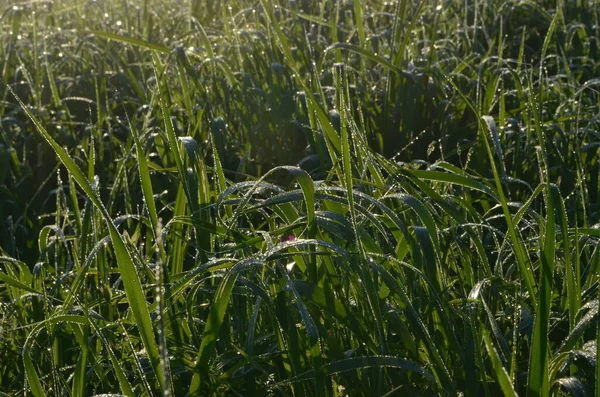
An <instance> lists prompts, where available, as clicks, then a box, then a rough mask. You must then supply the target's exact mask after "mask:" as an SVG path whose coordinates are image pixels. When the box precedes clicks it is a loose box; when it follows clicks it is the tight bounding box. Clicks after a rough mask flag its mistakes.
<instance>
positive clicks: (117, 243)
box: [9, 87, 163, 388]
mask: <svg viewBox="0 0 600 397" xmlns="http://www.w3.org/2000/svg"><path fill="white" fill-rule="evenodd" d="M9 89H10V87H9ZM13 95H15V98H17V101H19V104H20V105H21V107H22V108H23V110H24V111H25V112H26V113H27V116H28V117H29V118H30V119H31V121H32V122H33V123H34V124H35V126H36V128H37V130H38V131H39V132H40V134H41V135H42V136H43V137H44V139H46V141H47V142H48V144H49V145H50V146H51V147H52V149H54V151H55V152H56V154H57V156H58V158H59V159H60V161H61V162H62V163H63V165H64V166H65V167H66V168H67V170H68V171H69V172H70V173H71V175H73V178H74V179H75V181H76V182H77V184H78V185H79V186H80V187H81V188H82V189H83V191H84V192H85V194H86V195H87V197H88V198H89V199H90V200H91V201H92V203H93V204H94V205H95V206H96V208H97V209H98V210H99V211H100V213H101V214H102V217H103V218H104V220H105V222H106V225H107V226H108V229H109V232H110V236H111V240H112V243H113V248H114V250H115V256H116V258H117V266H118V268H119V271H120V273H121V276H122V278H123V286H124V287H125V293H126V295H127V299H128V301H129V306H130V308H131V311H132V313H133V316H134V318H135V322H136V325H137V326H138V328H139V331H140V336H141V338H142V342H143V344H144V347H145V348H146V351H147V352H148V356H149V357H150V361H151V363H152V367H153V369H154V371H155V372H156V375H157V377H158V379H159V382H161V383H162V379H163V376H162V368H161V366H160V357H159V354H158V346H157V344H156V341H155V339H154V332H153V327H152V321H151V319H150V313H149V312H148V306H147V302H146V298H145V296H144V291H143V290H142V285H141V283H140V279H139V277H138V274H137V271H136V268H135V264H134V263H133V259H132V257H131V254H130V253H129V251H128V250H127V247H126V246H125V242H124V240H123V236H122V235H121V234H120V233H119V231H118V230H117V228H116V227H115V225H114V224H113V222H112V219H111V217H110V215H109V214H108V211H107V210H106V208H105V207H104V205H103V204H102V202H101V201H100V198H99V197H98V196H97V195H96V193H95V192H94V190H93V188H92V186H91V184H90V183H89V181H88V180H87V178H86V177H85V175H84V174H83V172H82V171H81V169H80V168H79V166H78V165H77V164H76V163H75V162H74V161H73V159H72V158H71V156H70V155H69V154H68V153H67V151H66V150H65V149H63V148H62V147H61V146H60V145H59V144H58V143H57V142H56V141H55V140H54V139H53V138H52V137H51V136H50V134H49V133H48V132H47V131H46V129H45V128H44V126H43V125H42V124H41V123H40V122H39V120H38V119H37V118H36V117H35V116H34V115H33V114H32V113H31V112H30V111H29V110H28V108H27V106H26V105H25V104H24V103H23V102H22V101H21V99H20V98H19V97H17V96H16V94H15V93H14V92H13ZM162 387H163V385H161V388H162Z"/></svg>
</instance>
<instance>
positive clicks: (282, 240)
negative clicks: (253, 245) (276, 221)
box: [279, 234, 296, 243]
mask: <svg viewBox="0 0 600 397" xmlns="http://www.w3.org/2000/svg"><path fill="white" fill-rule="evenodd" d="M295 239H296V236H294V235H293V234H290V235H289V236H287V237H286V236H282V237H281V239H279V241H281V242H282V243H285V242H286V241H294V240H295Z"/></svg>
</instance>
